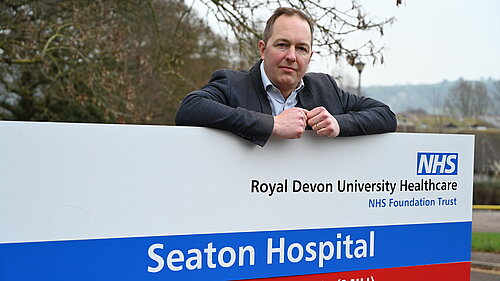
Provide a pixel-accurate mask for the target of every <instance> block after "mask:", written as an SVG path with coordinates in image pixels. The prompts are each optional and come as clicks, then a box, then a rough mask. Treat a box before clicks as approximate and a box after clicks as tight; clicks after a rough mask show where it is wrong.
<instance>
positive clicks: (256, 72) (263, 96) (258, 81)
mask: <svg viewBox="0 0 500 281" xmlns="http://www.w3.org/2000/svg"><path fill="white" fill-rule="evenodd" d="M261 62H262V60H259V62H257V63H256V64H255V65H254V66H253V67H252V68H251V69H250V78H251V79H252V82H253V86H254V88H255V89H256V90H257V93H256V94H257V97H258V98H259V102H260V108H261V112H262V113H266V114H270V115H272V114H273V112H272V110H271V105H270V104H269V100H268V99H267V93H266V90H265V89H264V83H263V82H262V76H261V75H260V63H261Z"/></svg>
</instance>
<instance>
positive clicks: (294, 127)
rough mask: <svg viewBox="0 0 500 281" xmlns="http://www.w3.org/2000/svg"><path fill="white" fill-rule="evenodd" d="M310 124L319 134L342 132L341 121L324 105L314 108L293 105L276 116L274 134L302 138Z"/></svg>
mask: <svg viewBox="0 0 500 281" xmlns="http://www.w3.org/2000/svg"><path fill="white" fill-rule="evenodd" d="M307 125H309V126H311V128H312V129H313V131H314V132H316V134H317V135H318V136H328V137H332V138H334V137H336V136H338V135H339V133H340V127H339V123H338V122H337V119H335V117H333V116H332V115H331V114H330V113H329V112H328V111H327V110H326V108H324V107H316V108H314V109H312V110H310V111H309V110H307V109H304V108H299V107H293V108H289V109H287V110H285V111H283V112H282V113H280V114H279V115H277V116H274V128H273V135H275V136H278V137H281V138H287V139H296V138H300V137H301V136H302V135H303V134H304V132H305V130H306V126H307Z"/></svg>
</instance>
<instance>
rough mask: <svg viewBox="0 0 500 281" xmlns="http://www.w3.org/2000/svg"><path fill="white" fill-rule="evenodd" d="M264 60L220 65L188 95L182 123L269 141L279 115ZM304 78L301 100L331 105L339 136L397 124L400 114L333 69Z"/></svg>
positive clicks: (386, 129)
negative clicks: (339, 80)
mask: <svg viewBox="0 0 500 281" xmlns="http://www.w3.org/2000/svg"><path fill="white" fill-rule="evenodd" d="M260 63H261V61H259V62H258V63H257V64H255V65H254V66H253V67H252V68H251V69H250V71H234V70H217V71H215V72H214V73H213V74H212V78H211V79H210V81H209V83H208V84H207V85H206V86H204V87H203V88H201V89H200V90H196V91H194V92H192V93H190V94H189V95H187V96H186V97H185V98H184V100H183V101H182V103H181V105H180V107H179V109H178V111H177V115H176V117H175V123H176V125H180V126H202V127H210V128H217V129H222V130H226V131H229V132H232V133H234V134H236V135H238V136H240V137H242V138H244V139H246V140H249V141H251V142H253V143H255V144H258V145H260V146H264V144H265V143H266V142H267V140H268V139H269V137H270V136H271V135H272V132H273V126H274V118H273V116H272V111H271V106H270V104H269V100H268V97H267V93H266V91H265V89H264V85H263V83H262V78H261V74H260ZM303 80H304V88H303V89H302V90H301V91H300V92H299V93H298V95H297V100H298V103H297V105H296V106H297V107H302V108H305V109H307V110H311V109H313V108H315V107H318V106H323V107H325V108H326V109H327V110H328V112H330V114H332V115H333V116H334V117H335V118H336V119H337V122H338V123H339V126H340V135H339V136H356V135H367V134H377V133H385V132H393V131H395V130H396V117H395V115H394V113H393V112H392V111H391V110H390V108H389V107H388V106H387V105H385V104H384V103H381V102H379V101H377V100H374V99H372V98H368V97H363V96H358V95H354V94H350V93H347V92H345V91H343V90H342V89H340V88H339V87H338V86H337V84H336V83H335V81H334V80H333V78H332V77H331V76H330V75H327V74H323V73H306V75H305V76H304V78H303Z"/></svg>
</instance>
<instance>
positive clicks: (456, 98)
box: [444, 79, 500, 117]
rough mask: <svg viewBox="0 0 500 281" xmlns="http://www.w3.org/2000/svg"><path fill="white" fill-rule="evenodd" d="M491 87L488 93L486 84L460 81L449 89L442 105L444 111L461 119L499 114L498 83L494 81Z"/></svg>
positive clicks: (499, 94) (499, 85)
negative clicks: (492, 87)
mask: <svg viewBox="0 0 500 281" xmlns="http://www.w3.org/2000/svg"><path fill="white" fill-rule="evenodd" d="M493 86H494V89H492V91H488V89H487V87H486V84H485V83H484V82H482V81H467V80H463V79H460V80H459V81H457V82H456V83H455V84H454V85H453V86H452V87H451V88H450V89H449V92H448V97H447V99H446V101H445V103H444V106H445V109H446V111H447V112H448V113H450V114H452V115H455V116H461V117H477V116H480V115H485V114H488V113H497V114H498V112H500V108H499V105H500V81H495V82H494V83H493ZM489 93H490V94H489Z"/></svg>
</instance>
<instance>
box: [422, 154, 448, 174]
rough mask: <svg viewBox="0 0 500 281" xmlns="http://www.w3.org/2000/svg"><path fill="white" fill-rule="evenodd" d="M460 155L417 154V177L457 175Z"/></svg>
mask: <svg viewBox="0 0 500 281" xmlns="http://www.w3.org/2000/svg"><path fill="white" fill-rule="evenodd" d="M457 174H458V153H436V152H417V175H457Z"/></svg>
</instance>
